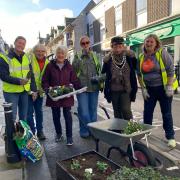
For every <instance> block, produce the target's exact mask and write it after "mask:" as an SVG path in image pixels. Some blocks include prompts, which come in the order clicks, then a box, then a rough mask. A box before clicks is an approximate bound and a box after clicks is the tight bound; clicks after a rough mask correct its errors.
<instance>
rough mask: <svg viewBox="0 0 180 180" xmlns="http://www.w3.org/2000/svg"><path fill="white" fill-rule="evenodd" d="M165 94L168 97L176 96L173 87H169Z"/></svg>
mask: <svg viewBox="0 0 180 180" xmlns="http://www.w3.org/2000/svg"><path fill="white" fill-rule="evenodd" d="M165 93H166V96H167V97H172V96H173V94H174V91H173V88H172V86H171V85H167V86H166V88H165Z"/></svg>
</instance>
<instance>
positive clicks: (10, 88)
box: [0, 54, 30, 93]
mask: <svg viewBox="0 0 180 180" xmlns="http://www.w3.org/2000/svg"><path fill="white" fill-rule="evenodd" d="M0 57H2V59H3V60H4V61H5V62H6V63H7V64H8V66H9V73H10V76H11V77H14V78H24V79H25V78H26V77H27V74H28V72H29V71H30V69H29V59H28V57H27V56H26V55H23V57H22V63H20V62H19V61H18V60H17V59H16V58H12V59H10V58H9V57H7V56H5V55H2V54H0ZM24 90H25V91H30V80H29V81H28V83H27V84H26V85H17V84H11V83H7V82H4V81H3V91H4V92H9V93H20V92H23V91H24Z"/></svg>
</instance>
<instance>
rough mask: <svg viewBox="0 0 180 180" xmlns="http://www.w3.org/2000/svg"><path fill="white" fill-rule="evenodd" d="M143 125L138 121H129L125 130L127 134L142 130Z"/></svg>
mask: <svg viewBox="0 0 180 180" xmlns="http://www.w3.org/2000/svg"><path fill="white" fill-rule="evenodd" d="M142 130H143V125H142V124H139V123H137V122H133V121H129V122H128V125H127V126H126V127H125V128H124V130H123V132H124V133H125V134H132V133H134V132H138V131H142Z"/></svg>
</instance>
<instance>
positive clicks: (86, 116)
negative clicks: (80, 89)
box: [77, 91, 99, 137]
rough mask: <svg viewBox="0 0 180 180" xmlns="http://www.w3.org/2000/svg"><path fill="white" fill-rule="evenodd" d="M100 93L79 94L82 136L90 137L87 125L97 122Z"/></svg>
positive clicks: (79, 116)
mask: <svg viewBox="0 0 180 180" xmlns="http://www.w3.org/2000/svg"><path fill="white" fill-rule="evenodd" d="M98 95H99V91H96V92H84V93H81V94H77V100H78V118H79V126H80V136H84V137H85V136H89V129H88V127H87V124H88V123H90V122H95V121H97V105H98Z"/></svg>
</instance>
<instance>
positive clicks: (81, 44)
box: [81, 41, 90, 46]
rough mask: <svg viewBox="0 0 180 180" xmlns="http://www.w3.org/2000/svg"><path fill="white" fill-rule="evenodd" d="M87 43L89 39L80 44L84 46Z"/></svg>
mask: <svg viewBox="0 0 180 180" xmlns="http://www.w3.org/2000/svg"><path fill="white" fill-rule="evenodd" d="M89 43H90V42H89V41H86V42H82V43H81V45H83V46H84V45H87V44H89Z"/></svg>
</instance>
